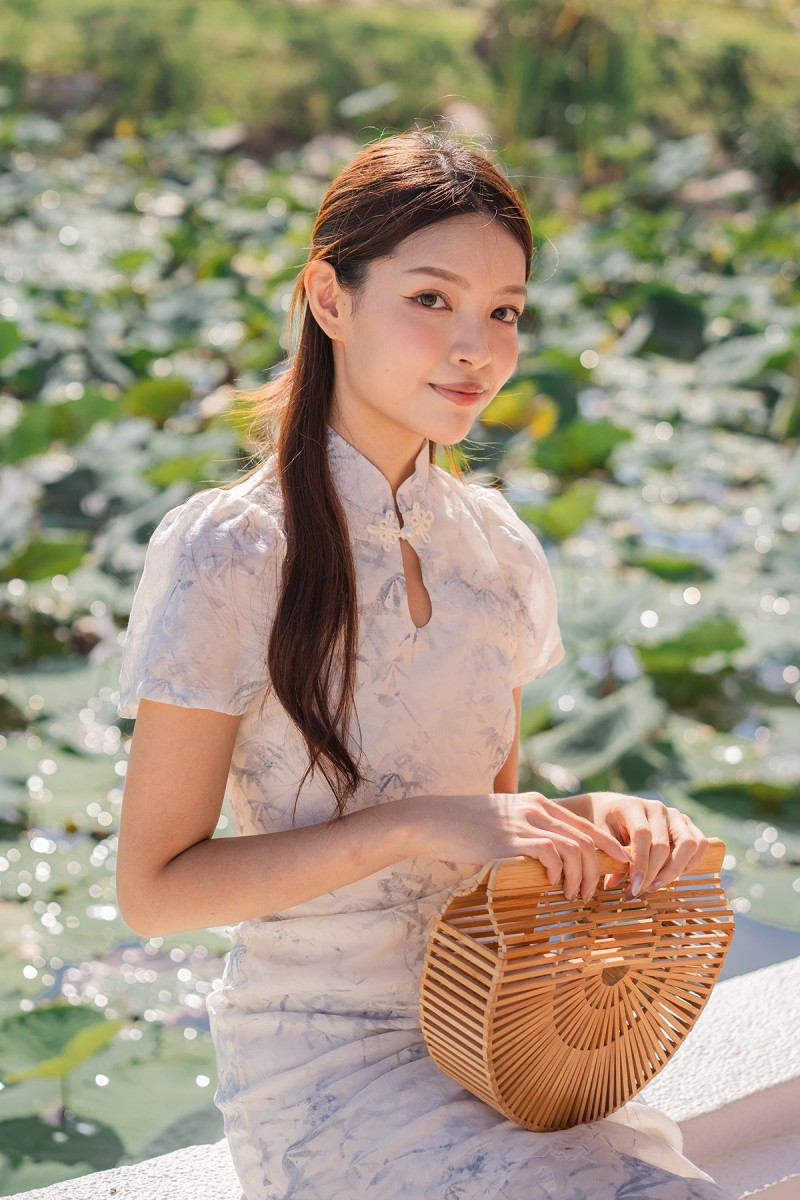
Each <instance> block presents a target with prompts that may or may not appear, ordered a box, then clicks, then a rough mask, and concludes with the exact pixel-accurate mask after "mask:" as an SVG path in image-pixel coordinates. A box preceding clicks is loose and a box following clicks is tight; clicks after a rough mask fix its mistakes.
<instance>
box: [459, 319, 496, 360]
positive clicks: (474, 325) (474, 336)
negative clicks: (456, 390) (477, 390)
mask: <svg viewBox="0 0 800 1200" xmlns="http://www.w3.org/2000/svg"><path fill="white" fill-rule="evenodd" d="M491 360H492V348H491V346H490V344H489V338H488V335H487V332H486V330H485V328H484V327H483V323H482V322H477V321H474V322H469V323H466V322H465V323H464V324H462V325H460V326H459V328H458V330H457V331H454V337H453V340H452V343H451V346H450V361H451V362H454V363H458V362H468V363H470V365H471V366H472V367H474V368H478V367H485V366H486V365H487V363H489V362H491Z"/></svg>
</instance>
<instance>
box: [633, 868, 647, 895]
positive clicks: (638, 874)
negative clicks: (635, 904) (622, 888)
mask: <svg viewBox="0 0 800 1200" xmlns="http://www.w3.org/2000/svg"><path fill="white" fill-rule="evenodd" d="M643 883H644V871H634V873H633V879H632V880H631V891H632V892H633V894H634V896H638V895H639V891H640V889H641V886H642V884H643Z"/></svg>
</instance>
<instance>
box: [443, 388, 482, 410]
mask: <svg viewBox="0 0 800 1200" xmlns="http://www.w3.org/2000/svg"><path fill="white" fill-rule="evenodd" d="M431 387H432V388H433V390H434V391H435V392H438V393H439V395H440V396H444V398H445V400H452V402H453V404H462V405H464V406H469V405H471V404H475V403H477V401H478V400H480V398H481V396H482V395H483V392H457V391H454V390H453V389H452V388H443V387H439V386H438V385H437V384H435V383H432V384H431Z"/></svg>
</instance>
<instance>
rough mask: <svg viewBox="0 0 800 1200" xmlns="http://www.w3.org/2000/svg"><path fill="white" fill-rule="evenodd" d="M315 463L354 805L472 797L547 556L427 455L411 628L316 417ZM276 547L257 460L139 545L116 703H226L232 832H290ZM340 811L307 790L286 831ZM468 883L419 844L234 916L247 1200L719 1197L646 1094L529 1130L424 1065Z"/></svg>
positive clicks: (229, 961)
mask: <svg viewBox="0 0 800 1200" xmlns="http://www.w3.org/2000/svg"><path fill="white" fill-rule="evenodd" d="M328 453H329V460H330V463H331V468H332V473H333V478H334V481H335V484H336V486H337V489H338V491H339V494H340V496H341V497H342V499H343V502H344V506H345V511H346V515H347V519H348V522H349V524H350V529H351V535H352V544H353V548H354V553H355V559H356V570H357V579H358V588H359V622H360V625H359V651H358V675H357V686H356V709H357V714H358V730H356V731H354V735H355V736H359V737H360V746H361V750H362V754H363V766H364V768H365V770H366V775H367V783H366V784H365V785H364V786H363V788H362V789H361V791H360V793H359V795H358V797H357V799H356V806H366V805H369V804H379V803H382V802H386V801H391V800H394V799H397V798H400V797H406V796H413V795H426V794H434V793H444V794H454V795H457V794H472V795H474V794H479V793H482V792H488V791H490V790H491V788H492V781H493V779H494V777H495V775H496V774H497V772H498V771H499V769H500V767H501V766H502V764H503V762H504V761H505V759H506V757H507V755H508V751H509V749H510V746H511V743H512V738H513V736H514V732H515V713H514V703H513V697H512V688H513V687H514V686H515V685H517V684H522V683H524V682H525V681H526V680H529V679H531V678H533V677H534V676H536V675H538V674H541V673H542V672H543V671H546V670H547V669H548V668H549V667H551V666H552V665H553V664H555V663H556V662H558V661H559V660H560V658H561V657H562V654H563V649H562V645H561V639H560V636H559V632H558V623H557V612H556V601H555V593H554V589H553V583H552V579H551V576H550V571H549V568H548V565H547V561H546V558H545V555H544V552H543V550H542V548H541V546H540V544H539V542H538V541H537V539H536V538H535V536H534V535H533V534H532V533H531V532H530V530H529V529H528V528H527V527H526V526H525V525H524V524H523V523H522V521H521V520H520V519H519V518H518V517H517V516H516V514H515V513H514V511H513V509H512V508H511V506H510V505H509V504H508V502H507V501H506V500H505V499H504V497H503V496H502V495H501V494H500V493H499V492H498V491H497V490H494V489H489V488H482V487H477V486H474V485H467V484H465V483H462V482H459V481H458V480H456V479H454V478H453V477H451V476H450V475H449V474H447V473H446V472H444V471H442V470H440V469H439V468H437V467H435V466H432V465H430V463H429V461H428V451H427V446H425V447H423V449H422V450H421V451H420V454H419V456H418V458H417V460H416V465H415V471H414V473H413V475H412V476H411V477H410V478H409V479H408V480H406V482H405V483H403V485H402V486H401V487H400V488H399V490H398V493H397V501H398V505H399V508H400V511H401V512H402V513H403V519H404V526H403V528H404V531H405V534H406V536H408V534H410V535H411V536H410V539H409V540H410V543H411V545H412V546H413V548H414V549H415V550H416V552H417V554H418V556H419V559H420V565H421V570H422V575H423V578H424V581H425V585H426V587H427V590H428V592H429V594H430V598H431V604H432V610H433V612H432V616H431V619H430V621H429V623H428V624H427V625H426V626H425V627H424V628H416V627H415V625H414V624H413V622H412V620H411V617H410V614H409V610H408V603H407V596H406V585H405V576H404V574H403V567H402V559H401V554H400V545H399V539H398V537H397V532H398V530H399V526H397V522H396V519H395V518H394V517H393V515H392V513H393V505H392V498H391V491H390V488H389V485H388V483H387V482H386V480H385V479H384V477H383V475H382V474H381V473H380V472H379V471H378V470H377V469H376V468H375V467H374V466H373V465H372V464H371V463H370V462H369V461H368V460H367V459H366V458H364V457H363V456H362V455H361V454H360V453H359V452H358V451H357V450H355V449H354V448H353V447H352V446H351V445H350V444H349V443H348V442H346V441H345V440H344V439H343V438H342V437H340V436H339V435H338V434H337V433H335V432H334V431H333V430H332V429H329V431H328ZM284 545H285V541H284V534H283V521H282V508H281V500H280V493H279V489H278V485H277V479H276V475H275V471H274V464H273V462H272V460H270V462H268V463H266V464H264V465H263V466H262V467H261V468H260V469H259V471H258V472H257V473H256V474H255V475H253V476H251V477H250V478H248V479H245V480H242V481H241V482H240V483H238V484H237V485H236V486H234V487H233V488H230V489H226V490H222V489H219V488H211V489H208V490H206V491H204V492H199V493H197V494H195V495H193V496H191V497H190V498H189V499H188V500H187V501H185V502H184V503H183V504H181V505H179V506H178V507H176V508H173V509H172V510H171V511H170V512H168V513H167V514H166V516H165V517H164V518H163V520H162V521H161V523H160V525H159V526H158V528H157V529H156V531H155V533H154V534H153V537H152V539H151V541H150V545H149V547H148V550H147V556H146V560H145V566H144V571H143V574H142V578H141V580H140V583H139V586H138V588H137V591H136V594H135V598H134V603H133V608H132V611H131V616H130V622H129V625H128V633H127V637H126V641H125V646H124V656H123V666H122V672H121V678H120V702H119V712H120V714H121V715H122V716H126V717H133V716H135V714H136V709H137V704H138V700H139V699H140V698H142V697H147V698H150V699H153V700H160V701H164V702H167V703H171V704H179V705H185V706H189V707H199V708H211V709H216V710H218V711H220V712H227V713H234V714H243V720H242V722H241V725H240V727H239V731H238V737H237V741H236V746H235V749H234V752H233V759H232V762H231V768H230V776H229V780H228V791H227V797H228V803H229V808H230V812H231V817H232V821H233V824H234V833H235V834H255V833H262V832H265V831H272V830H280V829H288V828H290V827H291V826H292V820H293V800H294V795H295V790H296V786H297V783H298V780H299V778H300V776H301V775H302V773H303V770H304V768H305V761H306V760H305V754H304V748H303V743H302V740H301V738H300V736H299V734H298V733H297V731H296V729H295V728H294V727H293V726H292V724H291V722H290V721H289V720H288V718H287V717H286V715H285V714H284V712H283V710H282V708H281V707H280V705H279V704H278V702H277V701H276V700H275V698H274V697H269V698H268V700H267V704H266V707H265V708H264V710H263V714H261V713H260V712H259V700H260V699H261V698H262V694H263V690H264V685H265V681H266V673H265V666H264V662H265V655H266V638H267V631H268V628H269V623H270V620H271V619H272V614H273V613H274V603H275V595H276V588H277V584H278V574H279V567H280V563H281V559H282V554H283V549H284ZM332 804H333V801H332V798H331V795H330V793H329V792H328V790H327V787H326V785H325V783H324V780H322V779H321V778H320V777H316V778H313V779H312V780H311V781H309V782H307V783H306V785H305V786H304V788H303V790H302V793H301V795H300V797H299V800H298V803H297V811H296V817H295V821H296V824H297V825H307V824H311V823H314V822H318V821H323V820H325V819H327V818H328V817H329V816H330V815H331V812H332ZM473 874H474V869H473V868H472V867H470V866H467V865H464V864H461V865H459V864H458V863H455V862H438V861H435V860H434V859H431V858H427V857H417V858H412V859H408V860H406V861H403V862H398V863H395V864H394V865H393V866H391V867H388V868H387V869H385V870H381V871H378V872H376V873H375V874H373V875H370V876H369V877H368V878H366V879H362V880H360V881H359V882H357V883H354V884H352V885H349V886H347V887H342V888H339V889H337V890H336V891H334V892H330V893H328V894H326V895H323V896H320V897H319V898H318V899H316V900H312V901H310V902H308V903H306V904H301V905H297V906H296V907H293V908H290V909H286V910H284V911H282V912H279V913H265V914H264V916H263V918H260V919H257V920H247V921H243V922H241V923H240V924H239V925H237V926H235V927H234V928H233V929H232V932H231V937H232V947H231V950H230V952H229V953H228V955H227V956H226V960H225V968H224V973H223V980H222V988H221V990H218V991H214V992H212V993H211V994H210V995H209V997H208V1001H207V1004H208V1012H209V1019H210V1023H211V1033H212V1037H213V1042H214V1047H215V1053H216V1059H217V1072H218V1085H217V1090H216V1093H215V1096H214V1100H215V1103H216V1104H217V1106H218V1107H219V1108H220V1110H221V1112H222V1114H223V1117H224V1123H225V1134H226V1137H227V1139H228V1141H229V1144H230V1148H231V1153H232V1156H233V1161H234V1164H235V1166H236V1169H237V1172H238V1175H239V1179H240V1181H241V1186H242V1189H243V1192H244V1197H245V1200H360V1198H361V1197H364V1198H369V1200H642V1198H644V1197H648V1198H652V1200H689V1198H691V1200H712V1198H713V1200H724V1198H725V1197H727V1195H728V1194H727V1193H726V1192H724V1191H723V1190H722V1189H721V1188H720V1187H718V1185H717V1184H715V1183H714V1182H713V1181H712V1180H711V1179H710V1177H709V1176H708V1175H706V1174H705V1173H704V1172H702V1171H701V1170H700V1169H699V1168H698V1167H696V1166H695V1165H693V1164H692V1163H690V1162H689V1161H688V1160H687V1159H686V1158H685V1157H684V1156H683V1155H682V1154H681V1152H680V1151H681V1149H682V1137H681V1131H680V1129H679V1127H678V1126H677V1125H676V1124H675V1122H674V1121H672V1120H671V1119H670V1118H669V1117H667V1116H666V1115H665V1114H663V1113H660V1112H659V1111H657V1110H655V1109H653V1108H651V1107H649V1106H648V1105H645V1104H642V1103H640V1102H637V1101H631V1102H629V1103H628V1104H626V1105H624V1106H623V1107H622V1108H621V1109H619V1110H618V1111H617V1112H616V1113H614V1114H612V1115H611V1116H609V1117H606V1118H605V1119H603V1120H599V1121H594V1122H592V1123H589V1124H583V1125H580V1126H577V1127H575V1128H573V1129H569V1130H563V1131H559V1132H555V1133H534V1132H530V1131H527V1130H524V1129H521V1128H519V1127H518V1126H516V1125H515V1124H513V1123H512V1122H511V1121H508V1120H506V1119H505V1118H503V1117H501V1116H500V1115H499V1114H498V1113H496V1112H495V1111H494V1109H492V1108H490V1107H489V1106H488V1105H486V1104H484V1103H483V1102H482V1101H480V1100H478V1099H476V1098H474V1097H473V1096H472V1095H471V1094H470V1093H468V1092H467V1091H465V1090H464V1089H463V1088H461V1087H460V1086H459V1085H458V1084H456V1083H455V1082H453V1080H451V1079H450V1078H449V1077H448V1076H447V1075H445V1074H444V1073H443V1072H442V1071H440V1070H439V1068H438V1067H437V1066H436V1065H435V1064H434V1062H433V1060H432V1059H431V1058H430V1055H429V1054H428V1051H427V1048H426V1046H425V1043H424V1041H423V1038H422V1034H421V1030H420V1026H419V1018H418V1005H419V982H420V970H421V962H422V958H423V954H424V950H425V945H426V939H427V935H428V932H429V929H430V926H431V922H432V921H433V919H434V917H435V916H436V914H437V913H438V911H439V909H440V908H441V906H442V904H443V903H444V901H445V898H446V896H447V894H448V892H449V891H450V890H451V889H452V888H453V887H455V886H456V885H459V884H461V883H462V882H463V881H464V880H465V879H467V878H469V877H470V876H471V875H473Z"/></svg>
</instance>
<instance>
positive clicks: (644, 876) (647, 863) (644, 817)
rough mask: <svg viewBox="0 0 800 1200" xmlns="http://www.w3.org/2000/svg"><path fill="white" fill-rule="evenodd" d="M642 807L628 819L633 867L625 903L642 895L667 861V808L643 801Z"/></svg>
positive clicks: (669, 849) (655, 802) (635, 810)
mask: <svg viewBox="0 0 800 1200" xmlns="http://www.w3.org/2000/svg"><path fill="white" fill-rule="evenodd" d="M641 803H642V805H643V807H642V808H641V809H639V808H637V809H634V810H633V811H632V813H631V817H630V832H631V845H632V848H633V865H632V866H631V871H630V885H629V887H628V889H627V891H626V892H625V899H626V900H631V899H633V897H634V896H641V895H643V894H644V893H645V892H646V891H647V889H648V888H649V887H650V884H651V883H652V881H653V880H654V879H655V878H656V876H657V874H658V872H659V871H660V869H661V868H662V867H663V866H664V864H665V863H666V862H668V861H669V857H670V851H671V845H670V829H669V822H668V820H667V806H666V805H665V804H662V803H661V801H660V800H658V801H652V800H642V801H641Z"/></svg>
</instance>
